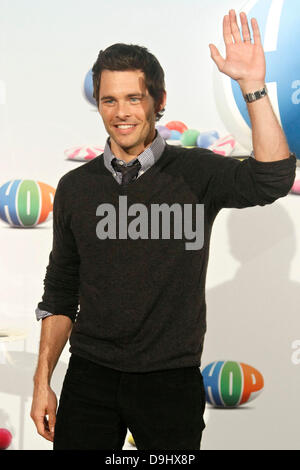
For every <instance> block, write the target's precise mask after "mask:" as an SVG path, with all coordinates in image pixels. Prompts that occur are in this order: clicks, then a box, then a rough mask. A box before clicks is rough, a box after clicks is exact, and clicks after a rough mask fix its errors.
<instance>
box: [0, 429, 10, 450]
mask: <svg viewBox="0 0 300 470" xmlns="http://www.w3.org/2000/svg"><path fill="white" fill-rule="evenodd" d="M11 441H12V435H11V432H10V431H9V430H8V429H4V428H0V450H5V449H7V448H8V447H9V446H10V444H11Z"/></svg>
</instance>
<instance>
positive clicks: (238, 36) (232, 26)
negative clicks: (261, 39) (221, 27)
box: [229, 10, 242, 42]
mask: <svg viewBox="0 0 300 470" xmlns="http://www.w3.org/2000/svg"><path fill="white" fill-rule="evenodd" d="M229 19H230V29H231V34H232V36H233V38H234V40H235V42H242V38H241V33H240V28H239V27H238V24H237V21H236V14H235V11H234V10H230V11H229Z"/></svg>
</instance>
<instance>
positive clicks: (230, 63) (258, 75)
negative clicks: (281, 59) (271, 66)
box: [209, 10, 266, 85]
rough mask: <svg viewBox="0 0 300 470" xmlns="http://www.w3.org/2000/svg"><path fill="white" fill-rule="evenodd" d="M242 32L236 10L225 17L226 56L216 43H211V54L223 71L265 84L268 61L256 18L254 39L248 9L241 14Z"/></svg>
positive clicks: (253, 28)
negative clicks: (266, 61) (251, 33)
mask: <svg viewBox="0 0 300 470" xmlns="http://www.w3.org/2000/svg"><path fill="white" fill-rule="evenodd" d="M240 19H241V26H242V35H241V32H240V29H239V27H238V24H237V20H236V14H235V11H234V10H230V12H229V15H226V16H224V19H223V38H224V42H225V46H226V58H225V59H224V58H223V57H222V56H221V54H220V52H219V51H218V49H217V48H216V46H215V45H214V44H210V45H209V47H210V51H211V57H212V59H213V60H214V62H215V63H216V65H217V67H218V69H219V70H220V72H223V73H225V74H226V75H228V76H229V77H230V78H232V79H234V80H237V81H238V82H239V83H240V85H242V84H243V83H253V84H255V83H257V84H264V81H265V74H266V63H265V55H264V50H263V47H262V44H261V38H260V32H259V27H258V24H257V21H256V19H255V18H252V20H251V26H252V31H253V43H252V42H251V35H250V29H249V25H248V20H247V16H246V14H245V13H241V14H240Z"/></svg>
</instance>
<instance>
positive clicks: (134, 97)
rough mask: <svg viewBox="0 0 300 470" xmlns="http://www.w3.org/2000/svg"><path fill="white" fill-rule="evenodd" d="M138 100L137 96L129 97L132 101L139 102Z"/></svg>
mask: <svg viewBox="0 0 300 470" xmlns="http://www.w3.org/2000/svg"><path fill="white" fill-rule="evenodd" d="M140 100H141V99H140V98H138V97H137V96H132V97H131V98H130V101H131V102H132V103H139V101H140Z"/></svg>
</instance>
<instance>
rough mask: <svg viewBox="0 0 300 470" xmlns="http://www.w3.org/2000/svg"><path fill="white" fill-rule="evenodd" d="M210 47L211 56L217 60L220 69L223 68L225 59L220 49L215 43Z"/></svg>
mask: <svg viewBox="0 0 300 470" xmlns="http://www.w3.org/2000/svg"><path fill="white" fill-rule="evenodd" d="M209 48H210V54H211V58H212V59H213V61H214V62H215V64H216V66H217V67H218V69H219V70H222V69H223V65H224V63H225V60H224V59H223V57H222V56H221V54H220V52H219V50H218V49H217V48H216V46H215V45H214V44H209Z"/></svg>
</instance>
